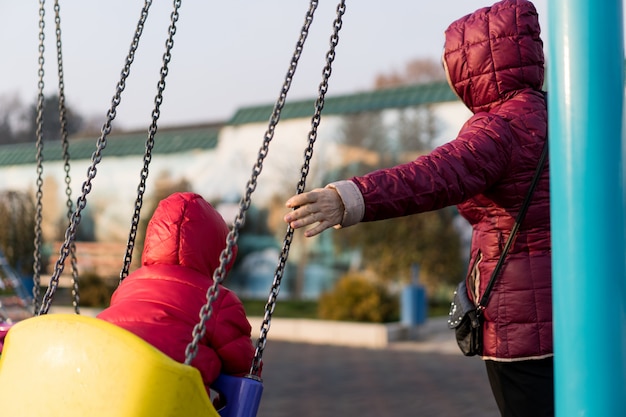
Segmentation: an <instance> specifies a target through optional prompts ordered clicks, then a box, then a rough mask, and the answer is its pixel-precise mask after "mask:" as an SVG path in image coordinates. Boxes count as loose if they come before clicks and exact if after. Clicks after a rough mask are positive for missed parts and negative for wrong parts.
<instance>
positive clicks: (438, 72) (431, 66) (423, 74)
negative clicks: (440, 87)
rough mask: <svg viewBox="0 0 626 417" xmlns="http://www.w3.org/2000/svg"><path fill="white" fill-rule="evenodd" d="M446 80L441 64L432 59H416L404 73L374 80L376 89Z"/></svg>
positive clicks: (408, 64) (406, 67)
mask: <svg viewBox="0 0 626 417" xmlns="http://www.w3.org/2000/svg"><path fill="white" fill-rule="evenodd" d="M445 79H446V74H445V71H444V70H443V65H442V64H441V62H437V61H435V60H433V59H430V58H416V59H413V60H411V61H409V62H408V63H407V64H406V65H405V66H404V68H403V70H402V71H400V72H398V71H392V72H391V73H389V74H379V75H377V76H376V78H375V80H374V88H376V89H383V88H392V87H400V86H403V85H411V84H426V83H431V82H433V81H442V80H445Z"/></svg>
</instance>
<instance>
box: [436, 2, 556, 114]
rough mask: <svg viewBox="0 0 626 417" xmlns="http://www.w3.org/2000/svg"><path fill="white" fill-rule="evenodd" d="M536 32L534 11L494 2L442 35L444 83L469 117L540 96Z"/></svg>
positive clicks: (541, 70)
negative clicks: (519, 96) (522, 94)
mask: <svg viewBox="0 0 626 417" xmlns="http://www.w3.org/2000/svg"><path fill="white" fill-rule="evenodd" d="M540 32H541V30H540V28H539V16H538V14H537V10H536V9H535V6H534V5H533V4H532V3H531V2H529V1H526V0H504V1H500V2H498V3H495V4H494V5H493V6H491V7H484V8H482V9H479V10H477V11H475V12H474V13H471V14H469V15H467V16H465V17H462V18H461V19H459V20H457V21H455V22H453V23H452V24H451V25H450V26H449V27H448V29H446V32H445V37H446V40H445V47H444V54H443V61H444V66H445V68H446V72H447V76H448V81H449V83H450V86H451V87H452V89H453V90H454V91H455V92H456V94H457V95H458V96H459V97H460V98H461V100H462V101H463V102H464V103H465V105H466V106H467V107H468V108H469V109H470V110H471V111H472V112H473V113H477V112H479V111H489V110H490V109H491V108H493V107H494V106H496V105H499V104H501V103H502V102H503V101H505V100H508V99H510V98H511V97H512V96H514V95H515V94H516V93H518V92H519V91H520V90H523V89H527V88H531V89H534V90H538V91H541V88H542V86H543V79H544V56H543V42H542V41H541V37H540Z"/></svg>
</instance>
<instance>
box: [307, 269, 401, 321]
mask: <svg viewBox="0 0 626 417" xmlns="http://www.w3.org/2000/svg"><path fill="white" fill-rule="evenodd" d="M318 314H319V317H320V318H322V319H326V320H344V321H359V322H370V323H388V322H392V321H397V320H398V316H399V302H398V299H397V297H396V296H393V295H392V294H390V292H389V291H388V289H387V287H386V286H385V285H384V284H382V283H381V282H377V281H375V280H373V279H372V278H370V277H368V276H365V275H364V274H361V273H358V272H356V273H355V272H353V273H348V274H346V275H344V276H343V277H341V278H340V279H339V280H338V281H337V283H336V284H335V286H334V288H333V289H332V290H331V291H329V292H326V293H324V294H322V295H321V297H320V300H319V307H318Z"/></svg>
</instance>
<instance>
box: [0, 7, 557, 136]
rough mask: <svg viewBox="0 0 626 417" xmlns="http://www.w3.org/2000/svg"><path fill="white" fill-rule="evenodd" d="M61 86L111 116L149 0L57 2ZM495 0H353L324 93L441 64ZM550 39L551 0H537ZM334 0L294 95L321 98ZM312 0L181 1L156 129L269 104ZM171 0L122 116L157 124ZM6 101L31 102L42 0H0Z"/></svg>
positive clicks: (48, 68)
mask: <svg viewBox="0 0 626 417" xmlns="http://www.w3.org/2000/svg"><path fill="white" fill-rule="evenodd" d="M59 3H60V6H61V30H62V42H63V58H64V74H65V94H66V99H67V103H68V105H69V106H71V107H72V108H74V109H75V110H76V111H78V113H79V114H81V115H83V116H88V117H97V118H101V119H102V120H103V121H104V118H105V116H106V111H107V110H108V109H109V107H110V102H111V98H112V97H113V95H114V93H115V86H116V84H117V82H118V81H119V78H120V72H121V70H122V68H123V66H124V62H125V58H126V55H127V54H128V50H129V48H130V42H131V40H132V36H133V34H134V31H135V27H136V25H137V22H138V21H139V12H140V10H141V8H142V6H143V4H144V1H143V0H99V1H95V0H60V2H59ZM491 3H492V1H484V0H482V1H481V0H435V1H432V0H354V1H348V2H347V7H346V13H345V15H344V19H343V20H344V24H343V28H342V29H341V31H340V34H339V46H338V47H337V56H336V59H335V62H334V66H333V73H332V76H331V79H330V84H329V91H328V96H333V95H338V94H346V93H354V92H359V91H366V90H370V89H371V87H372V86H373V83H374V79H375V77H376V75H377V74H381V73H390V72H393V71H401V70H403V68H404V65H405V64H406V63H407V62H409V61H410V60H412V59H415V58H432V59H435V60H438V59H439V57H440V55H441V51H442V47H443V32H444V30H445V29H446V27H447V26H448V25H449V24H450V23H451V22H452V21H454V20H456V19H457V18H459V17H461V16H463V15H466V14H468V13H470V12H472V11H474V10H476V9H478V8H480V7H484V6H488V5H490V4H491ZM534 3H535V6H536V7H537V10H538V11H539V14H540V19H541V24H542V29H543V39H544V42H545V41H547V38H548V36H547V28H546V22H547V16H546V12H547V0H536V1H535V2H534ZM337 4H338V2H335V1H320V2H319V6H318V8H317V10H316V12H315V18H314V21H313V24H312V27H311V31H310V34H309V37H308V40H307V43H306V44H305V47H304V52H303V55H302V58H301V60H300V63H299V66H298V70H297V73H296V76H295V79H294V82H293V84H292V87H291V90H290V94H289V97H288V101H289V100H296V99H302V98H311V97H315V96H316V95H317V91H318V86H319V83H320V81H321V73H322V68H323V67H324V65H325V55H326V51H327V50H328V46H329V37H330V34H331V30H332V23H333V20H334V19H335V17H336V7H337ZM53 6H54V1H53V0H48V1H46V13H45V20H46V31H45V37H46V39H45V78H44V83H45V86H46V88H45V91H46V94H51V93H54V92H55V91H57V83H58V77H57V70H56V46H55V35H54V27H55V23H54V10H53ZM308 7H309V0H255V1H252V0H248V1H244V0H228V1H208V0H203V1H200V0H192V1H182V6H181V8H180V17H179V20H178V24H177V29H178V30H177V33H176V35H175V37H174V48H173V51H172V60H171V63H170V65H169V68H170V72H169V75H168V78H167V81H166V83H167V86H166V90H165V94H164V103H163V105H162V106H161V117H160V125H161V126H167V125H179V124H186V123H203V122H212V121H222V120H226V119H228V118H229V117H230V116H232V114H233V113H234V112H235V110H236V109H237V108H240V107H243V106H247V105H253V104H273V103H274V102H275V101H276V98H277V97H278V94H279V92H280V88H281V86H282V83H283V79H284V76H285V74H286V72H287V69H288V64H289V62H290V59H291V55H292V54H293V50H294V48H295V45H296V42H297V40H298V37H299V31H300V28H301V27H302V25H303V22H304V17H305V14H306V12H307V10H308ZM172 9H173V2H172V1H163V0H161V1H154V4H153V5H152V7H151V10H150V15H149V17H148V21H147V23H146V27H145V29H144V32H143V35H142V40H141V43H140V45H139V50H138V53H137V55H136V58H135V62H134V64H133V66H132V68H131V75H130V77H129V78H128V81H127V87H126V90H125V91H124V93H123V95H122V103H121V105H120V106H119V107H118V111H117V113H118V115H117V118H116V119H115V120H116V121H115V122H114V125H115V126H118V127H121V128H126V129H130V128H137V129H142V128H147V127H148V126H149V125H150V123H151V114H152V108H153V106H154V104H153V102H154V97H155V94H156V91H157V81H158V79H159V71H160V68H161V64H162V56H163V52H164V50H165V40H166V38H167V28H168V25H169V19H170V13H171V11H172ZM0 16H2V17H3V23H2V25H0V39H1V40H2V45H3V56H4V59H3V60H2V65H1V66H0V75H1V77H0V80H1V81H0V105H1V104H2V102H3V101H4V102H6V101H7V100H8V99H10V98H13V97H19V98H20V99H21V100H22V102H23V103H27V104H31V103H33V102H34V101H35V98H36V94H37V81H38V75H37V70H38V62H37V58H38V43H39V40H38V36H39V26H38V22H39V2H35V1H33V0H31V1H24V0H20V1H15V0H0Z"/></svg>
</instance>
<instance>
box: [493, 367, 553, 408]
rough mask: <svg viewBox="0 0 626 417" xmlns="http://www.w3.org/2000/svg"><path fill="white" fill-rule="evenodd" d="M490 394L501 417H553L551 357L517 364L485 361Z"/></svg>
mask: <svg viewBox="0 0 626 417" xmlns="http://www.w3.org/2000/svg"><path fill="white" fill-rule="evenodd" d="M485 365H486V366H487V375H488V376H489V383H490V384H491V391H492V392H493V395H494V397H495V399H496V403H497V404H498V408H499V409H500V414H502V417H553V416H554V366H553V361H552V358H547V359H539V360H525V361H519V362H496V361H491V360H487V361H485Z"/></svg>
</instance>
